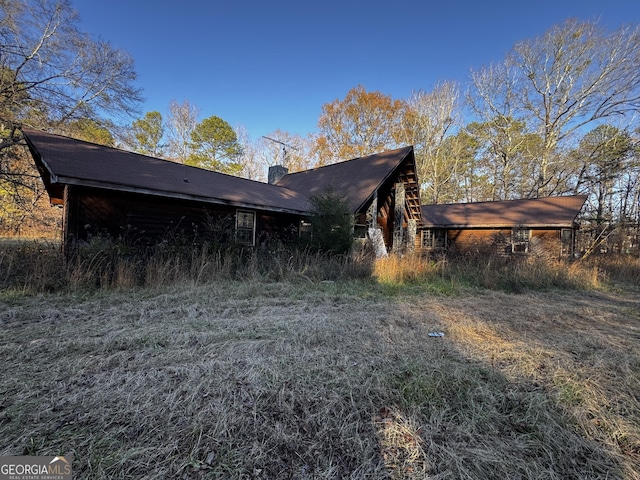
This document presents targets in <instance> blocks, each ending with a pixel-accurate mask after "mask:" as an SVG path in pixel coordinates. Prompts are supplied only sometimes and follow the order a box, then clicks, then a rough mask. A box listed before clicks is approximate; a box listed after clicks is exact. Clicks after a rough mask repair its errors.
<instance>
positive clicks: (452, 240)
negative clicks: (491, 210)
mask: <svg viewBox="0 0 640 480" xmlns="http://www.w3.org/2000/svg"><path fill="white" fill-rule="evenodd" d="M525 229H526V228H525ZM422 230H425V229H424V228H423V229H422ZM529 230H530V236H529V237H528V241H527V242H522V244H520V245H516V243H518V242H516V241H515V240H514V239H513V238H512V232H513V229H511V228H495V229H447V238H446V250H447V251H451V252H459V253H476V254H498V255H509V254H513V253H515V254H518V253H526V254H536V255H545V256H551V257H560V256H566V255H570V254H571V253H573V248H572V247H573V235H572V233H571V232H569V238H568V239H567V238H565V239H564V240H565V242H564V244H563V238H562V231H563V230H569V229H559V228H546V229H539V228H538V229H529ZM421 238H422V235H421V234H420V233H419V234H418V238H417V239H416V245H417V248H419V249H421V250H422V251H425V249H424V248H422V247H423V246H422V243H421ZM566 240H569V241H568V242H567V241H566ZM428 250H429V249H427V251H428Z"/></svg>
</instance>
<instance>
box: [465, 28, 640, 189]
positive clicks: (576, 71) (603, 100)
mask: <svg viewBox="0 0 640 480" xmlns="http://www.w3.org/2000/svg"><path fill="white" fill-rule="evenodd" d="M472 81H473V88H474V89H475V98H476V102H475V104H473V105H474V110H475V111H476V112H481V113H482V116H483V118H484V119H485V120H487V119H490V118H491V117H497V116H500V115H502V116H507V117H510V118H513V119H516V120H518V121H520V120H522V121H524V122H526V125H527V130H528V131H529V132H530V133H535V134H537V135H539V136H540V138H541V139H542V144H541V149H540V152H539V154H538V155H536V157H535V163H534V164H532V167H534V171H533V175H532V179H533V184H532V188H531V196H540V195H549V194H552V193H562V191H564V190H566V189H567V179H568V178H569V177H571V176H572V175H574V174H575V169H574V168H575V166H574V165H569V164H567V161H568V156H567V153H568V150H569V147H570V146H571V145H572V142H574V140H575V139H574V138H573V137H574V135H575V134H577V133H579V132H581V131H582V130H583V129H584V127H586V126H588V125H596V124H598V123H599V122H601V121H603V120H604V119H609V118H612V117H622V116H626V115H629V114H633V113H635V112H637V111H638V109H639V107H640V27H638V26H635V27H622V28H620V29H618V30H616V31H614V32H612V33H607V32H605V31H604V30H603V29H602V28H600V27H599V26H598V24H597V22H579V21H577V20H568V21H566V22H565V23H564V24H562V25H559V26H555V27H553V28H552V29H550V30H549V31H548V32H546V33H545V34H544V35H543V36H541V37H538V38H535V39H533V40H527V41H523V42H520V43H518V44H516V46H515V47H514V49H513V51H512V52H511V53H510V54H509V55H508V56H507V58H506V59H505V60H504V62H503V63H502V64H501V65H499V66H492V67H487V68H483V69H481V70H480V71H478V72H475V73H473V74H472ZM574 143H575V142H574Z"/></svg>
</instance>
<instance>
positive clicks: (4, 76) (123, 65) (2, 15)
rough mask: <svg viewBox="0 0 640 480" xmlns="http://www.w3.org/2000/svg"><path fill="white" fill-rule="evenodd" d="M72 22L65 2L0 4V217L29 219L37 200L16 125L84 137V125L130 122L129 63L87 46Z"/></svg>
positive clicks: (116, 53)
mask: <svg viewBox="0 0 640 480" xmlns="http://www.w3.org/2000/svg"><path fill="white" fill-rule="evenodd" d="M77 22H78V18H77V14H76V12H75V10H74V9H73V8H72V7H71V4H70V2H69V1H68V0H14V1H11V2H8V1H1V2H0V191H2V192H3V199H2V200H3V211H5V212H6V211H9V210H11V211H13V210H16V209H17V210H20V211H22V212H23V213H25V214H28V215H31V213H33V208H32V206H33V205H36V204H37V203H38V200H39V199H40V198H42V189H41V186H40V181H39V178H38V174H37V171H36V170H35V168H34V166H33V165H32V164H31V163H30V160H29V156H28V155H24V154H23V153H24V152H20V151H19V150H18V149H19V148H22V147H21V145H22V136H21V132H20V128H21V127H22V126H29V127H33V128H40V129H47V130H51V131H54V132H58V133H63V134H69V135H76V134H79V135H80V136H83V137H84V136H85V135H86V134H87V133H88V131H87V127H88V126H91V129H92V130H93V133H96V132H97V131H98V130H99V129H100V128H105V127H107V126H111V122H112V120H114V119H117V118H128V117H129V116H131V115H133V114H134V113H135V112H136V111H137V108H138V105H139V103H140V101H141V96H140V90H139V89H138V88H136V87H135V86H134V82H135V80H136V73H135V71H134V66H133V60H132V58H131V57H130V56H129V55H128V54H127V53H125V52H123V51H122V50H119V49H116V48H114V47H112V46H111V45H110V44H109V43H108V42H105V41H102V40H93V39H91V38H90V37H89V36H88V35H87V34H85V33H83V32H81V31H80V30H79V29H78V27H77ZM107 118H108V119H109V120H105V119H107ZM91 136H92V137H93V135H91ZM7 218H9V217H6V216H4V215H3V220H7ZM10 218H14V219H15V218H18V219H19V218H21V214H15V215H13V214H12V215H11V216H10ZM20 221H21V220H20ZM3 223H4V224H5V225H4V226H7V225H8V224H7V223H6V222H3ZM12 228H13V227H12Z"/></svg>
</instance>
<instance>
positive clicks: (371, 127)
mask: <svg viewBox="0 0 640 480" xmlns="http://www.w3.org/2000/svg"><path fill="white" fill-rule="evenodd" d="M402 109H403V103H402V101H400V100H393V99H392V98H391V96H389V95H384V94H382V93H380V92H367V91H366V90H365V88H364V87H363V86H358V87H355V88H352V89H351V90H349V92H347V95H346V96H345V98H344V100H334V101H333V102H331V103H327V104H325V105H323V106H322V113H321V115H320V119H319V120H318V127H319V130H320V133H319V135H318V137H317V140H316V149H315V151H316V155H317V158H318V161H317V163H318V164H319V165H326V164H330V163H335V162H340V161H344V160H349V159H351V158H356V157H362V156H365V155H370V154H372V153H377V152H381V151H383V150H389V149H391V148H394V147H396V146H397V135H398V132H399V130H400V123H401V118H402V116H401V114H402Z"/></svg>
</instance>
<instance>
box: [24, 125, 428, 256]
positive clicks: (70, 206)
mask: <svg viewBox="0 0 640 480" xmlns="http://www.w3.org/2000/svg"><path fill="white" fill-rule="evenodd" d="M23 134H24V137H25V139H26V142H27V145H28V147H29V150H30V152H31V155H32V156H33V159H34V162H35V164H36V166H37V168H38V171H39V172H40V175H41V177H42V180H43V182H44V185H45V187H46V189H47V192H48V194H49V198H50V200H51V203H52V204H54V205H59V206H60V207H62V208H63V209H64V214H63V235H62V236H63V245H64V249H65V251H67V252H68V251H69V250H70V249H71V248H73V247H74V246H75V245H76V244H78V243H79V242H84V241H88V240H89V239H90V238H91V237H92V236H95V235H106V236H109V237H113V238H124V239H127V240H128V241H134V242H146V243H151V242H157V241H161V240H162V239H165V238H167V237H170V236H174V237H180V238H183V239H188V240H194V241H195V240H197V239H205V240H216V241H222V242H228V241H235V242H236V243H239V244H241V245H247V246H254V245H256V244H259V243H261V242H266V241H268V240H269V239H278V240H281V241H285V242H286V241H292V240H295V238H297V237H298V236H299V235H300V234H301V233H304V231H305V230H306V229H308V228H312V226H311V225H310V224H309V218H310V213H311V212H310V208H311V207H310V204H309V198H310V197H311V196H313V195H317V194H322V193H323V192H325V191H326V189H328V188H333V189H334V190H335V191H338V192H340V193H342V194H343V195H344V196H345V197H346V199H347V201H348V203H349V206H350V209H351V212H352V213H353V215H354V220H355V224H356V232H359V234H361V235H363V234H364V233H363V232H365V231H368V230H369V229H371V230H372V231H375V232H381V235H380V237H381V238H382V239H383V241H384V244H385V247H386V249H389V250H393V251H402V250H403V249H404V248H405V247H407V246H408V248H409V249H412V248H413V247H414V245H415V236H416V232H417V227H418V225H419V224H420V215H421V210H420V196H419V186H418V179H417V175H416V165H415V157H414V153H413V147H410V146H409V147H405V148H400V149H396V150H391V151H388V152H383V153H379V154H375V155H369V156H366V157H361V158H356V159H353V160H349V161H345V162H342V163H337V164H333V165H328V166H324V167H319V168H315V169H312V170H307V171H303V172H298V173H292V174H287V172H286V169H283V168H282V167H277V168H274V169H273V170H272V171H271V172H270V175H269V176H270V180H271V182H270V183H263V182H256V181H252V180H247V179H243V178H239V177H234V176H230V175H225V174H221V173H216V172H211V171H208V170H203V169H199V168H196V167H190V166H186V165H183V164H179V163H174V162H170V161H166V160H161V159H157V158H153V157H149V156H145V155H140V154H137V153H133V152H128V151H124V150H120V149H117V148H111V147H105V146H101V145H96V144H93V143H89V142H85V141H81V140H76V139H72V138H69V137H64V136H60V135H54V134H51V133H47V132H43V131H39V130H33V129H27V128H24V129H23ZM226 227H230V228H226ZM229 231H232V232H233V233H232V235H233V238H229Z"/></svg>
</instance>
